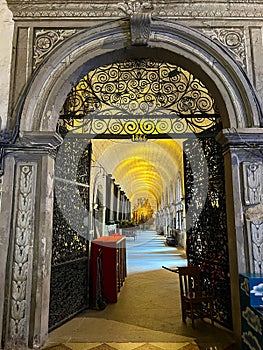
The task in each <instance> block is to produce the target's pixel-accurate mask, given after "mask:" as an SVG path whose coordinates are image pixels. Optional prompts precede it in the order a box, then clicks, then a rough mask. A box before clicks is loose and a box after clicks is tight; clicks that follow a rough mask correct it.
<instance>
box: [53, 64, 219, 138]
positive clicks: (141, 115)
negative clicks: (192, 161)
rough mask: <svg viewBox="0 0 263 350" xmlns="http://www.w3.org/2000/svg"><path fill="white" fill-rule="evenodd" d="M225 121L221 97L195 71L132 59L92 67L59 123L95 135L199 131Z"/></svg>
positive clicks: (67, 105)
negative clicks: (219, 107)
mask: <svg viewBox="0 0 263 350" xmlns="http://www.w3.org/2000/svg"><path fill="white" fill-rule="evenodd" d="M218 123H220V115H219V113H218V110H217V107H216V104H215V100H214V99H213V97H212V95H211V94H210V92H209V91H208V89H207V88H206V86H205V85H204V84H203V83H202V82H201V81H200V80H198V79H197V78H196V77H194V76H193V74H191V73H190V72H188V71H186V70H184V69H183V68H181V67H178V66H176V65H174V64H170V63H167V62H158V61H153V60H149V59H136V60H127V61H124V62H116V63H113V64H110V65H106V66H101V67H99V68H97V69H94V70H92V71H90V72H89V73H88V74H87V75H86V76H84V77H83V78H82V79H81V80H80V81H79V83H78V84H77V85H76V86H75V87H73V88H72V89H71V91H70V93H69V94H68V96H67V99H66V102H65V104H64V106H63V108H62V111H61V115H60V120H59V124H60V125H62V126H64V127H65V128H66V129H67V130H71V131H72V132H75V133H86V134H91V135H96V134H100V135H101V134H105V135H115V136H116V135H135V134H146V135H161V134H182V133H185V132H191V133H192V132H194V133H199V132H202V131H204V130H207V129H209V128H211V127H212V126H214V125H215V124H218Z"/></svg>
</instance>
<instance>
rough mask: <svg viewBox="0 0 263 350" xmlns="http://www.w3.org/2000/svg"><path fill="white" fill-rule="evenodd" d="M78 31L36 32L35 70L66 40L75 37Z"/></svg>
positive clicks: (53, 30) (55, 30)
mask: <svg viewBox="0 0 263 350" xmlns="http://www.w3.org/2000/svg"><path fill="white" fill-rule="evenodd" d="M76 32H77V30H76V29H52V30H50V29H49V30H44V29H42V30H36V31H35V36H34V49H33V59H34V63H33V68H34V69H35V68H36V67H37V66H38V65H39V64H40V63H41V62H42V61H43V59H44V58H45V57H46V56H47V55H48V54H49V53H50V52H51V51H52V50H53V49H54V48H55V47H56V45H57V44H59V43H60V42H61V41H63V40H64V39H65V38H68V37H70V36H72V35H74V34H75V33H76Z"/></svg>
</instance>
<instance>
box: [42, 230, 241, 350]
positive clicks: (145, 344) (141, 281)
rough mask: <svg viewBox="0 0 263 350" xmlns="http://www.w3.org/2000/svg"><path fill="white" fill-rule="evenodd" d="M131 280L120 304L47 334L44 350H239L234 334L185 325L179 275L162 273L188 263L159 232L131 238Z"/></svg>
mask: <svg viewBox="0 0 263 350" xmlns="http://www.w3.org/2000/svg"><path fill="white" fill-rule="evenodd" d="M127 256H128V260H127V263H128V266H127V268H128V276H127V279H126V282H125V284H124V286H123V287H122V290H121V292H120V295H119V298H118V302H117V303H113V304H109V305H107V307H106V308H105V309H104V310H100V311H98V310H87V311H86V312H83V313H81V314H79V315H78V316H77V317H75V318H74V319H73V320H71V321H69V322H67V323H66V324H64V325H62V326H61V327H59V328H58V329H56V330H54V331H53V332H51V333H50V334H49V339H48V343H47V344H46V346H45V348H47V349H49V348H51V349H54V350H59V349H61V350H62V349H64V348H63V344H64V346H65V350H66V349H72V350H79V349H81V350H84V349H85V350H87V349H93V348H94V349H96V350H102V349H107V350H109V349H111V350H113V349H114V350H115V349H116V350H135V349H142V350H153V349H154V350H177V349H182V350H183V349H184V350H185V349H189V350H190V349H192V350H198V349H202V350H205V349H206V350H207V349H213V350H219V349H220V350H223V349H229V350H230V349H231V350H232V349H233V350H234V349H236V347H235V345H233V344H234V337H233V334H232V332H230V331H228V330H226V329H223V328H222V327H219V326H218V325H217V326H214V327H213V326H211V323H210V321H209V320H205V322H202V321H200V322H199V321H198V322H197V323H196V328H195V329H193V328H192V326H191V323H190V322H187V325H185V324H183V323H182V321H181V309H180V308H181V306H180V296H179V295H180V292H179V281H178V276H177V274H174V273H171V272H169V271H166V270H163V269H162V268H161V267H162V265H165V266H167V267H170V268H174V267H176V266H184V265H185V264H186V260H185V253H184V251H183V250H182V249H180V248H175V247H169V246H167V245H166V244H165V237H164V236H161V235H158V234H156V232H155V231H142V230H139V231H138V232H137V239H136V240H134V239H133V238H127Z"/></svg>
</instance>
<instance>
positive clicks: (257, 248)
mask: <svg viewBox="0 0 263 350" xmlns="http://www.w3.org/2000/svg"><path fill="white" fill-rule="evenodd" d="M250 234H251V243H252V255H253V270H254V271H252V272H255V273H263V220H262V221H255V222H250Z"/></svg>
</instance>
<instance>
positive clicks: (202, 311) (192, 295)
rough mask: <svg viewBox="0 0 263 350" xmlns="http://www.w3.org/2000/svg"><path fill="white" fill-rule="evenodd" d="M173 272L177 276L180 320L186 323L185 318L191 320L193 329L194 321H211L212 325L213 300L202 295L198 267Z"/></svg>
mask: <svg viewBox="0 0 263 350" xmlns="http://www.w3.org/2000/svg"><path fill="white" fill-rule="evenodd" d="M174 272H177V273H178V274H179V282H180V294H181V307H182V320H183V322H184V323H186V318H187V317H189V318H190V319H191V320H192V327H193V328H194V327H195V325H194V320H195V319H198V318H199V319H202V320H203V319H204V318H209V319H211V323H212V325H214V318H213V308H214V298H213V297H212V296H211V295H210V296H209V295H204V294H203V292H202V285H201V274H200V273H201V271H200V269H199V267H198V266H182V267H178V268H177V269H176V270H174Z"/></svg>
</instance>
